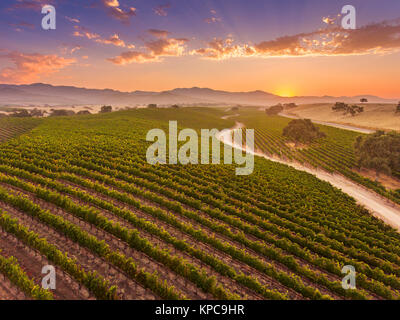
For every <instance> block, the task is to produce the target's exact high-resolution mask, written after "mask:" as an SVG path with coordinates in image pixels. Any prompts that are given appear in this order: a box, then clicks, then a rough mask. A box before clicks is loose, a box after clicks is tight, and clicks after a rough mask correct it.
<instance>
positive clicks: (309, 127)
mask: <svg viewBox="0 0 400 320" xmlns="http://www.w3.org/2000/svg"><path fill="white" fill-rule="evenodd" d="M283 136H285V137H287V138H289V139H290V140H292V141H295V142H302V143H311V142H313V141H315V140H317V139H321V138H324V137H326V134H325V133H323V132H320V131H319V128H318V127H316V126H314V124H313V123H312V122H311V120H309V119H295V120H292V121H290V122H289V124H288V126H287V127H285V128H284V129H283Z"/></svg>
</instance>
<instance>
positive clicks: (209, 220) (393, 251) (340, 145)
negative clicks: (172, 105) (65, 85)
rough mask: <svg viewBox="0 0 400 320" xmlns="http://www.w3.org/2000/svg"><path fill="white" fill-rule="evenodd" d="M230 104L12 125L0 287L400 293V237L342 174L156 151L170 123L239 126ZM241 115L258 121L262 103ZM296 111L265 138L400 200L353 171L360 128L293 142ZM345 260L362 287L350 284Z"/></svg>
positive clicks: (63, 292)
mask: <svg viewBox="0 0 400 320" xmlns="http://www.w3.org/2000/svg"><path fill="white" fill-rule="evenodd" d="M223 115H224V112H223V111H222V110H221V111H219V110H216V109H215V110H214V109H213V110H212V109H207V108H185V109H178V110H175V109H153V110H151V109H140V110H130V111H122V112H115V113H109V114H101V115H89V116H79V117H59V118H46V119H43V120H41V121H40V123H39V122H36V121H35V119H31V120H30V122H26V121H23V119H20V120H18V119H14V120H13V123H12V124H10V123H7V122H4V123H3V122H0V130H1V132H2V136H3V137H5V138H8V139H7V140H4V141H3V142H2V143H1V144H0V209H1V211H0V225H1V229H0V233H1V237H0V249H1V251H0V274H1V275H0V278H1V279H2V281H1V282H0V298H1V299H138V300H142V299H146V300H149V299H171V300H175V299H254V300H264V299H276V300H285V299H293V300H300V299H377V300H381V299H398V298H399V297H400V234H399V233H398V232H396V231H395V230H394V229H392V228H390V227H389V226H387V225H385V224H384V223H383V222H381V221H380V220H378V219H376V218H374V217H373V216H372V215H371V214H370V213H369V212H368V211H367V210H366V209H364V208H362V207H360V206H358V205H357V204H356V203H355V200H354V199H352V198H350V197H349V196H347V195H346V194H344V193H342V192H341V191H340V190H338V189H336V188H334V187H332V186H331V185H330V184H328V183H326V182H323V181H321V180H318V179H317V178H315V177H314V176H312V175H310V174H307V173H304V172H300V171H296V170H295V169H292V168H290V167H287V166H285V165H281V164H277V163H273V162H271V161H267V160H265V159H261V158H259V159H256V161H255V171H254V173H253V174H252V175H249V176H236V175H235V166H233V165H185V166H183V165H154V166H152V165H149V164H148V163H147V162H146V156H145V155H146V149H147V147H148V146H149V145H150V143H148V142H146V140H145V137H146V133H147V132H148V130H150V129H153V128H165V129H166V128H168V120H178V124H179V126H181V127H182V128H186V127H189V128H194V129H200V128H213V127H217V128H219V129H222V128H226V127H232V126H233V125H234V123H235V121H234V119H229V120H222V119H221V117H222V116H223ZM241 119H242V118H241ZM264 120H265V119H263V121H264ZM241 121H243V122H244V123H245V124H248V126H249V127H251V126H250V125H257V123H256V121H257V120H256V117H254V116H253V115H252V114H250V115H249V116H248V118H246V117H244V116H243V120H241ZM260 121H261V120H260ZM285 122H287V120H286V119H282V118H271V120H270V122H269V123H268V125H265V121H264V122H263V128H265V129H263V130H256V145H257V147H258V148H259V149H261V150H263V151H265V152H268V153H270V154H277V155H280V156H284V157H287V158H288V159H296V160H297V161H300V162H306V163H310V164H313V165H318V166H322V167H323V168H326V169H327V170H338V171H340V172H342V173H343V174H345V175H349V177H350V176H351V178H352V179H355V180H356V179H359V180H357V181H359V182H360V183H362V184H364V185H366V186H368V187H370V188H374V190H375V189H376V191H378V192H381V193H382V194H383V195H385V196H387V197H392V198H393V197H394V196H393V195H392V194H391V193H389V192H388V191H386V190H385V189H383V188H382V187H381V186H379V185H377V184H375V183H373V182H370V181H367V180H365V181H364V180H361V179H363V178H361V177H359V176H357V175H356V174H354V176H353V175H352V173H351V170H350V168H351V167H352V166H353V165H354V161H355V159H354V155H353V154H352V153H351V150H350V147H349V145H350V142H351V141H352V139H354V138H355V136H356V134H353V133H348V132H343V131H341V130H337V129H333V128H332V129H331V128H325V127H324V128H323V130H324V131H325V132H326V133H327V136H328V138H327V139H326V140H324V141H321V142H318V143H317V144H315V145H313V146H312V147H310V148H305V149H298V150H294V149H293V148H291V147H289V146H287V145H286V144H285V141H284V140H283V139H282V138H281V136H280V127H281V126H283V125H284V124H285ZM16 128H20V129H18V130H17V129H16ZM32 128H34V129H33V130H31V131H29V130H30V129H32ZM16 133H18V134H16ZM10 138H12V139H10ZM397 200H398V199H397ZM45 265H53V266H54V267H55V268H56V270H57V288H56V289H55V290H50V291H48V290H43V289H42V288H41V279H42V277H43V275H42V273H41V270H42V267H43V266H45ZM345 265H352V266H354V267H355V269H356V271H357V276H356V283H357V289H354V290H353V289H350V290H345V289H343V288H342V284H341V282H342V278H343V276H344V275H343V274H342V273H341V270H342V267H343V266H345Z"/></svg>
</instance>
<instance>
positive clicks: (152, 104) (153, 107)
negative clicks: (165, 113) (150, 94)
mask: <svg viewBox="0 0 400 320" xmlns="http://www.w3.org/2000/svg"><path fill="white" fill-rule="evenodd" d="M147 108H150V109H155V108H157V105H156V104H155V103H150V104H149V105H147Z"/></svg>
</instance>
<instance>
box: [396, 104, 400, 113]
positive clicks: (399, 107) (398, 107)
mask: <svg viewBox="0 0 400 320" xmlns="http://www.w3.org/2000/svg"><path fill="white" fill-rule="evenodd" d="M396 113H400V101H399V104H398V105H397V107H396Z"/></svg>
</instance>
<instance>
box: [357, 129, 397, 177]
mask: <svg viewBox="0 0 400 320" xmlns="http://www.w3.org/2000/svg"><path fill="white" fill-rule="evenodd" d="M355 152H356V155H357V161H358V165H359V166H360V167H364V168H370V169H375V170H376V171H377V172H378V173H379V172H382V173H386V174H388V175H391V174H392V173H393V172H400V134H399V133H396V132H389V133H385V132H383V131H378V132H376V133H374V134H372V135H368V136H365V137H362V136H359V137H358V138H357V139H356V142H355Z"/></svg>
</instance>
